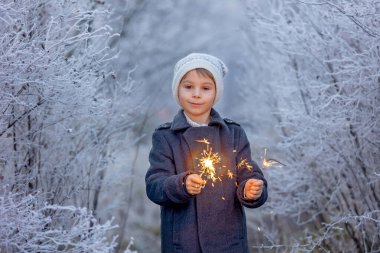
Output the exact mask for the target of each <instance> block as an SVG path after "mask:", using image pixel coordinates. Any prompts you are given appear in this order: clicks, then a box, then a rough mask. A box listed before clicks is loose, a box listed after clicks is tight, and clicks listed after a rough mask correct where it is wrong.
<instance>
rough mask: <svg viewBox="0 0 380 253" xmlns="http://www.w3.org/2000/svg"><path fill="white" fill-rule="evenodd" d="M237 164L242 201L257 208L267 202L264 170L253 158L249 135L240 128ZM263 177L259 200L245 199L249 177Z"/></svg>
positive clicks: (239, 196) (245, 204)
mask: <svg viewBox="0 0 380 253" xmlns="http://www.w3.org/2000/svg"><path fill="white" fill-rule="evenodd" d="M236 166H237V181H238V182H237V183H238V188H237V192H236V194H237V197H238V199H239V201H240V203H241V204H242V205H244V206H246V207H248V208H256V207H259V206H261V205H263V204H264V203H265V201H266V200H267V198H268V190H267V181H266V179H265V178H264V175H263V172H262V171H261V169H260V168H259V166H258V165H257V163H256V162H254V161H253V160H252V158H251V148H250V145H249V141H248V138H247V135H246V134H245V132H244V130H243V129H242V128H240V133H239V140H238V148H237V156H236ZM251 178H254V179H261V180H263V181H264V188H263V192H262V194H261V196H260V198H258V199H257V200H247V199H244V187H245V183H246V182H247V181H248V179H251Z"/></svg>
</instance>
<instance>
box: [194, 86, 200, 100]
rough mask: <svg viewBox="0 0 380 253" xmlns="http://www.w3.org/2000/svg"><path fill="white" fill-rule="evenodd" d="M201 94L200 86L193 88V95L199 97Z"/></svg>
mask: <svg viewBox="0 0 380 253" xmlns="http://www.w3.org/2000/svg"><path fill="white" fill-rule="evenodd" d="M200 96H201V90H200V89H199V88H195V89H193V97H194V98H199V97H200Z"/></svg>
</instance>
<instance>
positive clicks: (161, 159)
mask: <svg viewBox="0 0 380 253" xmlns="http://www.w3.org/2000/svg"><path fill="white" fill-rule="evenodd" d="M172 153H173V152H172V150H171V148H170V146H169V143H168V142H167V140H166V139H165V137H164V135H163V133H162V132H161V131H155V132H154V133H153V137H152V149H151V151H150V154H149V162H150V167H149V169H148V171H147V173H146V176H145V184H146V193H147V196H148V198H149V199H150V200H151V201H153V202H154V203H156V204H158V205H162V206H173V205H176V204H182V203H186V202H188V201H189V200H190V199H191V198H192V197H193V196H192V195H190V194H189V193H188V192H187V191H186V189H185V188H186V187H185V186H184V179H185V177H186V176H187V175H188V174H189V173H186V172H184V173H180V174H176V173H175V171H176V170H175V166H174V163H173V158H172Z"/></svg>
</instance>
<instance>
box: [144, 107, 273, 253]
mask: <svg viewBox="0 0 380 253" xmlns="http://www.w3.org/2000/svg"><path fill="white" fill-rule="evenodd" d="M205 151H208V152H210V151H211V152H212V153H213V154H216V155H217V156H218V157H219V158H220V161H219V162H218V163H217V164H215V165H214V166H215V170H216V179H215V180H212V179H211V178H207V175H203V177H204V179H206V181H207V183H206V186H205V188H204V189H202V191H201V193H200V194H198V195H196V196H193V195H190V194H189V193H188V192H187V191H186V188H185V185H184V180H185V177H186V176H187V175H188V174H189V173H197V174H200V173H201V171H200V169H201V166H200V159H201V157H202V155H204V154H205V153H202V152H205ZM149 161H150V168H149V169H148V172H147V174H146V178H145V181H146V191H147V195H148V197H149V199H150V200H152V201H153V202H155V203H156V204H158V205H160V206H161V249H162V252H164V253H176V252H183V253H200V252H203V253H214V252H215V253H248V252H249V250H248V243H247V228H246V219H245V213H244V208H243V206H246V207H248V208H256V207H259V206H261V205H263V204H264V202H265V201H266V199H267V196H268V194H267V181H266V180H265V178H264V176H263V173H262V172H261V170H260V168H259V167H258V166H257V164H256V163H254V162H253V161H252V160H251V151H250V145H249V142H248V139H247V137H246V134H245V132H244V130H243V129H242V128H241V127H240V125H238V124H237V123H234V122H233V121H231V120H228V119H222V118H221V117H220V115H219V114H218V113H217V112H216V111H215V110H214V109H212V110H211V120H210V123H209V124H208V126H202V127H191V126H190V125H189V124H188V123H187V121H186V118H185V116H184V114H183V110H180V111H179V113H178V114H177V115H176V116H175V117H174V120H173V122H172V123H166V124H164V125H161V126H160V127H159V128H157V129H156V130H155V132H154V133H153V137H152V149H151V151H150V155H149ZM250 178H256V179H261V180H263V181H264V189H263V193H262V195H261V197H260V198H259V199H257V200H256V201H249V200H245V199H244V198H243V190H244V185H245V182H246V181H247V180H248V179H250Z"/></svg>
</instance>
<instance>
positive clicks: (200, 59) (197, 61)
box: [172, 53, 228, 104]
mask: <svg viewBox="0 0 380 253" xmlns="http://www.w3.org/2000/svg"><path fill="white" fill-rule="evenodd" d="M196 68H203V69H207V70H208V71H210V72H211V74H212V75H213V76H214V79H215V82H216V96H215V102H216V101H218V99H219V97H220V96H221V95H222V92H223V77H224V76H225V75H226V74H227V72H228V69H227V66H226V65H225V64H224V63H223V62H222V61H221V60H220V59H218V58H216V57H215V56H212V55H209V54H201V53H191V54H189V55H187V56H186V57H184V58H182V59H181V60H179V61H178V62H177V63H176V65H175V66H174V76H173V83H172V91H173V96H174V99H175V100H176V101H177V103H178V104H180V103H179V98H178V86H179V82H180V81H181V79H182V77H183V76H184V75H185V74H186V73H187V72H189V71H190V70H192V69H196ZM215 102H214V103H215Z"/></svg>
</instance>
